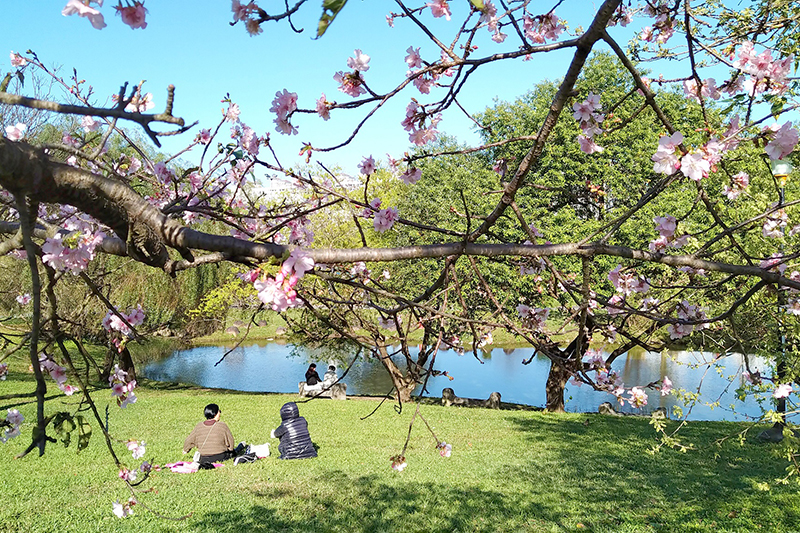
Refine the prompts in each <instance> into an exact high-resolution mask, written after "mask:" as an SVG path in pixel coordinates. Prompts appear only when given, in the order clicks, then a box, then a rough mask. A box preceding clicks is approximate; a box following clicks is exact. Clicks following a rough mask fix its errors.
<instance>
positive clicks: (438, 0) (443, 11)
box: [425, 0, 451, 20]
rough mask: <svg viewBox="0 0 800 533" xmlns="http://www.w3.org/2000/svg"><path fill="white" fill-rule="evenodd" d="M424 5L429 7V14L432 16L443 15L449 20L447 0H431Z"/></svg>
mask: <svg viewBox="0 0 800 533" xmlns="http://www.w3.org/2000/svg"><path fill="white" fill-rule="evenodd" d="M425 7H429V8H431V14H432V15H433V17H434V18H439V17H444V18H445V19H447V20H450V15H451V13H450V5H449V4H448V3H447V0H433V2H428V3H427V4H425Z"/></svg>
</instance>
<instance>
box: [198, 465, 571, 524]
mask: <svg viewBox="0 0 800 533" xmlns="http://www.w3.org/2000/svg"><path fill="white" fill-rule="evenodd" d="M306 481H307V483H308V484H309V486H314V488H313V489H309V490H306V489H304V488H303V487H287V486H277V485H275V486H265V487H262V488H260V489H258V490H256V491H254V494H255V497H256V500H257V501H259V502H260V501H263V502H264V503H263V504H261V503H256V504H255V505H253V506H252V507H250V508H249V512H246V513H243V512H241V511H239V510H237V511H229V512H228V511H213V510H212V511H209V512H207V513H203V514H202V516H198V518H199V521H198V522H197V523H194V524H192V526H193V528H194V529H195V530H196V531H203V532H205V531H209V532H212V531H213V532H220V531H222V532H226V531H230V532H234V531H235V532H239V531H254V532H262V531H263V532H267V531H269V532H272V531H283V532H294V531H297V532H306V531H346V532H348V533H355V532H384V531H409V532H411V531H420V532H422V531H424V532H448V533H450V532H459V531H470V532H497V531H520V530H529V529H535V528H531V526H532V525H533V524H534V520H536V521H541V523H547V524H550V525H556V529H557V530H563V529H566V528H564V527H563V526H560V525H559V524H558V520H559V517H557V516H552V515H550V516H542V510H541V509H540V508H539V507H538V505H537V504H535V503H533V502H531V501H530V498H528V497H526V495H525V494H524V493H520V494H519V495H518V496H517V497H511V498H509V495H508V493H503V492H499V491H491V490H480V489H475V488H469V487H465V488H459V487H455V486H453V485H452V484H447V485H440V484H434V483H413V482H412V483H400V484H399V485H397V486H393V485H391V484H389V483H386V482H385V481H381V480H380V479H379V478H378V477H377V476H362V477H349V476H347V475H345V474H343V473H341V472H333V473H331V474H330V475H328V476H326V478H325V479H321V478H319V479H318V478H308V479H307V480H306ZM302 484H303V482H302V481H300V482H298V485H302ZM321 484H322V485H326V486H327V487H328V490H327V494H326V489H322V490H320V489H319V485H321ZM333 486H335V487H337V489H335V490H334V489H331V487H333ZM343 493H344V494H343ZM278 501H281V502H282V503H281V504H280V505H281V507H279V508H278V507H276V506H275V505H273V503H274V502H278ZM343 501H346V502H347V503H346V504H345V505H343V504H342V502H343ZM309 516H311V517H314V519H308V518H303V517H309ZM534 517H536V518H534Z"/></svg>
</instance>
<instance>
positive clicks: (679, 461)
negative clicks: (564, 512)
mask: <svg viewBox="0 0 800 533" xmlns="http://www.w3.org/2000/svg"><path fill="white" fill-rule="evenodd" d="M507 420H508V421H509V422H511V423H512V426H513V427H515V428H516V430H517V431H520V432H522V433H524V436H525V439H526V440H527V441H529V442H530V443H531V445H532V446H536V445H537V444H539V443H542V442H556V443H559V445H558V446H551V447H549V448H548V449H547V455H546V458H544V459H539V460H537V461H535V462H528V463H525V464H523V465H521V466H518V467H515V468H514V469H513V470H508V471H507V472H506V474H507V475H515V476H520V477H521V478H523V479H527V480H529V481H530V483H528V486H529V487H530V488H531V491H532V492H531V497H532V498H533V499H534V500H542V499H543V498H544V497H545V495H544V494H543V491H547V490H553V489H552V488H551V489H547V488H545V489H542V488H541V487H546V486H547V485H546V481H547V480H549V479H552V478H551V477H550V475H549V474H548V473H547V470H548V468H549V469H552V470H555V469H560V468H559V467H558V466H556V465H565V464H566V465H571V468H568V469H567V470H568V473H567V474H564V472H560V473H559V474H557V476H558V478H559V481H560V483H559V485H558V487H557V488H555V490H556V491H557V492H558V494H559V496H560V499H561V500H562V501H570V500H576V501H581V502H583V503H584V505H585V506H584V511H585V512H586V515H587V516H594V517H596V518H595V520H598V522H595V524H594V525H595V526H596V527H599V528H600V529H603V530H606V529H608V530H612V531H613V530H614V529H615V528H618V527H619V528H623V527H625V526H628V527H634V526H635V525H637V524H638V525H639V526H641V525H642V524H643V523H644V524H648V526H649V527H651V528H653V530H656V531H675V530H681V531H705V530H706V528H709V529H715V528H722V529H723V530H727V529H725V528H731V529H732V530H735V531H740V530H741V531H750V530H753V529H759V530H762V531H765V530H766V531H796V530H797V529H792V528H789V529H786V526H787V525H788V524H792V525H795V524H800V511H799V510H798V506H799V505H800V495H798V494H797V490H796V485H795V486H790V487H786V486H784V485H781V484H779V483H777V482H776V480H777V479H779V478H781V477H783V476H785V474H786V471H785V467H786V464H787V463H786V460H785V458H783V457H782V456H781V454H779V453H778V450H777V448H775V447H771V446H770V445H768V444H764V443H761V442H760V441H758V440H757V439H756V438H755V437H754V435H755V433H753V434H752V436H751V437H749V438H747V439H745V441H744V442H743V443H741V444H740V443H739V442H738V441H737V440H736V439H730V440H727V441H725V442H724V443H722V444H717V442H716V441H717V440H718V439H721V438H723V437H726V436H730V435H731V432H733V431H735V430H736V429H741V427H743V426H741V427H740V426H732V425H730V424H724V423H713V422H702V423H694V424H690V425H689V426H687V427H686V428H684V429H683V430H682V432H681V433H679V434H678V437H679V438H680V439H681V440H682V441H684V442H685V443H687V444H692V445H694V446H695V447H696V448H697V449H696V450H690V451H688V452H680V451H677V450H675V449H670V448H667V447H664V448H661V449H659V450H658V451H655V452H653V450H654V447H655V446H656V445H657V444H658V442H659V437H658V434H657V433H656V431H655V430H654V429H653V428H652V427H651V426H650V425H649V420H648V419H647V418H638V419H637V418H614V417H607V416H603V415H594V414H592V415H586V416H585V418H584V417H580V418H571V419H565V418H563V417H552V418H548V417H539V418H536V419H530V418H522V417H508V418H507ZM675 424H676V423H674V422H672V423H670V425H671V426H674V425H675ZM551 487H552V486H551ZM586 525H587V526H589V525H590V524H588V523H587V524H586ZM676 528H677V529H676Z"/></svg>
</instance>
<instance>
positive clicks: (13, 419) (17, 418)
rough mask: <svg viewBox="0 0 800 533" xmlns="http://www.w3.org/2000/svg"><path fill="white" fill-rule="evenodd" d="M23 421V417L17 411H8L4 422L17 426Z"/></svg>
mask: <svg viewBox="0 0 800 533" xmlns="http://www.w3.org/2000/svg"><path fill="white" fill-rule="evenodd" d="M24 421H25V417H24V416H22V415H21V414H20V413H19V411H18V410H17V409H9V410H8V415H6V422H8V423H9V424H11V425H12V426H19V425H20V424H22V423H23V422H24Z"/></svg>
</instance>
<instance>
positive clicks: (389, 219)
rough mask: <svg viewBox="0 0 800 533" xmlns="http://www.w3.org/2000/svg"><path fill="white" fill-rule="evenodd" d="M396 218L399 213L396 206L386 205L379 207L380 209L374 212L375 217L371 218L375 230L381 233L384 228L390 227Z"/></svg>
mask: <svg viewBox="0 0 800 533" xmlns="http://www.w3.org/2000/svg"><path fill="white" fill-rule="evenodd" d="M398 218H399V214H398V212H397V208H395V207H388V208H386V209H381V210H380V211H378V212H377V213H375V219H374V220H373V225H374V226H375V231H378V232H380V233H383V232H385V231H386V230H389V229H391V227H392V226H394V223H395V222H396V221H397V220H398Z"/></svg>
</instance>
